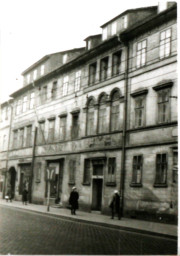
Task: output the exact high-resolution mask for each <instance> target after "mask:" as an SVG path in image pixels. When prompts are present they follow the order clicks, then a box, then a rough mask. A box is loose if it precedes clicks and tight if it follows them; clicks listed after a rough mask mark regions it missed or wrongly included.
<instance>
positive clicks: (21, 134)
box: [19, 128, 24, 148]
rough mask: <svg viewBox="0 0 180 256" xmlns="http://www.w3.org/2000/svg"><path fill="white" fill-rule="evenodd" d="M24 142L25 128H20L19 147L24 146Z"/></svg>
mask: <svg viewBox="0 0 180 256" xmlns="http://www.w3.org/2000/svg"><path fill="white" fill-rule="evenodd" d="M23 144H24V128H21V129H20V130H19V147H20V148H22V147H23Z"/></svg>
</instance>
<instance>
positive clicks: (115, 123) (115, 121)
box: [111, 91, 119, 132]
mask: <svg viewBox="0 0 180 256" xmlns="http://www.w3.org/2000/svg"><path fill="white" fill-rule="evenodd" d="M117 130H119V92H118V91H115V92H114V93H113V95H112V102H111V131H112V132H113V131H117Z"/></svg>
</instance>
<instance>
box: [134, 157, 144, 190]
mask: <svg viewBox="0 0 180 256" xmlns="http://www.w3.org/2000/svg"><path fill="white" fill-rule="evenodd" d="M142 169H143V156H142V155H138V156H134V157H133V166H132V181H131V186H141V185H142Z"/></svg>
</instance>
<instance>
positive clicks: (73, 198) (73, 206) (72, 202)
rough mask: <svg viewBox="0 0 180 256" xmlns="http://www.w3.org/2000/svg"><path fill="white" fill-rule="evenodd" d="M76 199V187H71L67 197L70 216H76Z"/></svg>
mask: <svg viewBox="0 0 180 256" xmlns="http://www.w3.org/2000/svg"><path fill="white" fill-rule="evenodd" d="M78 199H79V194H78V192H77V190H76V187H73V188H72V191H71V194H70V197H69V204H70V205H71V214H72V215H76V210H77V209H78V208H79V205H78Z"/></svg>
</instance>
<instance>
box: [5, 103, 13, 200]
mask: <svg viewBox="0 0 180 256" xmlns="http://www.w3.org/2000/svg"><path fill="white" fill-rule="evenodd" d="M8 103H9V106H10V110H11V115H10V124H9V136H8V147H7V154H6V170H5V179H4V186H3V198H4V197H5V193H6V185H7V184H6V183H7V172H8V161H9V159H8V158H9V148H10V138H11V130H12V117H13V107H12V104H11V103H10V100H9V102H8Z"/></svg>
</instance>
